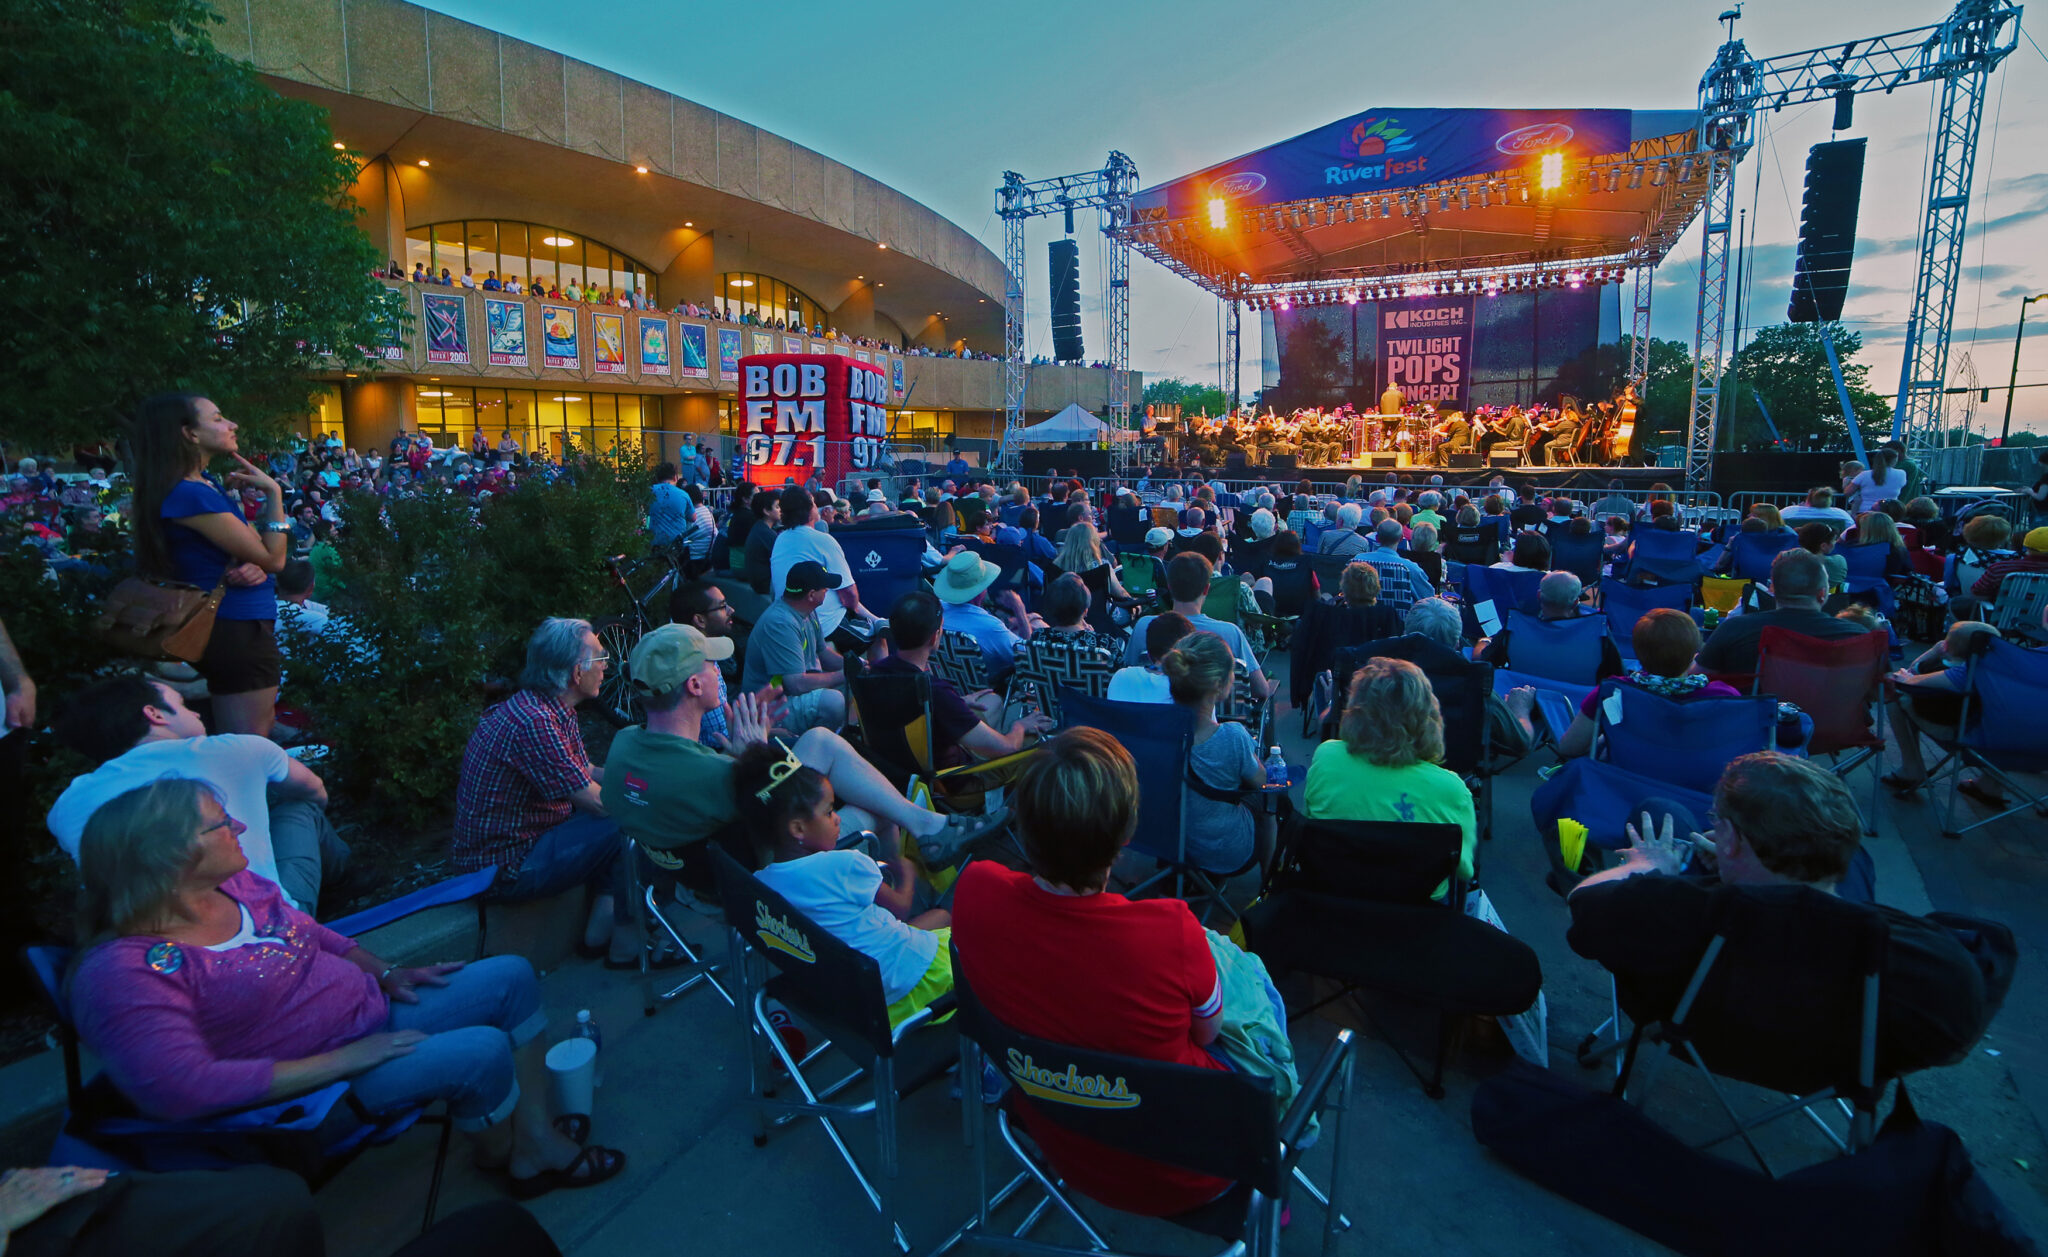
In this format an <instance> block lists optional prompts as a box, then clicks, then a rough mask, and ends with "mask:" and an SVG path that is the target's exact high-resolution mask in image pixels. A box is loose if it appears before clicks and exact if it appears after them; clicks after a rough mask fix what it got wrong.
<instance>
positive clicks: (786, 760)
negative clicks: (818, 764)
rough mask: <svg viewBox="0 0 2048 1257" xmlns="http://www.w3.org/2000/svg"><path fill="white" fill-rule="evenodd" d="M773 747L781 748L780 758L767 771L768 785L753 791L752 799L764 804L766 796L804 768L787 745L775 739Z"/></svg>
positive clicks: (779, 739)
mask: <svg viewBox="0 0 2048 1257" xmlns="http://www.w3.org/2000/svg"><path fill="white" fill-rule="evenodd" d="M775 745H777V746H779V747H781V748H782V758H781V759H779V760H777V761H776V762H775V764H774V766H773V767H771V768H770V769H769V770H768V784H767V785H765V786H763V787H761V788H760V789H759V790H756V791H754V798H755V799H756V800H758V801H759V802H762V803H766V802H767V801H768V796H769V795H771V794H774V793H775V790H776V788H777V787H778V786H780V785H781V784H782V783H783V782H785V781H788V780H789V779H790V778H791V777H793V776H795V775H796V772H797V770H798V769H800V768H802V767H803V766H804V762H803V761H802V760H800V759H798V758H797V757H796V752H795V751H792V750H790V749H789V743H787V742H784V741H783V740H782V739H781V738H777V739H775Z"/></svg>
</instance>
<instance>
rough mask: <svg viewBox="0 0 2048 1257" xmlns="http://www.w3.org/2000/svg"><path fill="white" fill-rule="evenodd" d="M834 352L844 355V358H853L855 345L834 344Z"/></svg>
mask: <svg viewBox="0 0 2048 1257" xmlns="http://www.w3.org/2000/svg"><path fill="white" fill-rule="evenodd" d="M832 352H833V353H835V354H838V355H839V356H840V357H842V358H851V357H853V346H851V345H834V346H832Z"/></svg>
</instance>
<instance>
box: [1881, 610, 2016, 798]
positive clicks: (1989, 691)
mask: <svg viewBox="0 0 2048 1257" xmlns="http://www.w3.org/2000/svg"><path fill="white" fill-rule="evenodd" d="M2011 579H2012V577H2010V576H2008V577H2006V580H2008V581H2010V580H2011ZM1873 636H1874V634H1873ZM1963 666H1964V674H1963V675H1964V688H1963V706H1962V715H1961V719H1960V720H1959V722H1958V725H1957V728H1958V729H1959V731H1960V732H1959V733H1958V735H1957V736H1956V737H1954V738H1953V739H1950V738H1944V737H1939V736H1936V735H1935V733H1934V732H1932V731H1931V730H1929V729H1925V728H1923V729H1922V730H1921V731H1920V732H1921V734H1922V735H1923V736H1925V737H1926V738H1927V739H1928V740H1929V741H1931V742H1933V743H1934V744H1935V746H1937V747H1938V748H1940V750H1941V752H1942V757H1941V759H1940V760H1938V761H1937V762H1936V763H1935V764H1934V766H1933V768H1932V769H1930V770H1929V772H1928V774H1927V778H1926V781H1923V782H1922V783H1921V785H1926V784H1927V783H1928V782H1932V781H1934V780H1935V779H1936V778H1938V777H1940V776H1942V775H1943V774H1944V772H1946V774H1947V775H1948V778H1949V792H1948V806H1947V808H1946V810H1945V811H1944V812H1943V813H1942V826H1941V832H1942V836H1943V837H1945V838H1961V837H1962V836H1963V835H1964V834H1967V833H1969V832H1970V831H1971V830H1973V829H1979V828H1982V827H1983V826H1985V825H1989V824H1991V823H1992V822H1993V821H1997V820H2003V819H2005V818H2006V817H2008V816H2012V815H2014V814H2016V813H2019V812H2023V811H2025V810H2027V809H2028V808H2032V809H2034V810H2035V811H2036V812H2037V813H2040V814H2041V815H2044V816H2048V792H2036V791H2034V790H2031V789H2029V788H2027V787H2026V786H2024V785H2022V784H2020V783H2019V782H2018V781H2016V780H2015V779H2014V778H2013V774H2014V773H2040V772H2048V722H2043V721H2042V720H2041V712H2043V711H2048V650H2029V649H2027V648H2026V647H2023V646H2018V645H2015V644H2014V643H2012V642H2009V641H2006V640H2004V639H2003V638H1999V637H1993V636H1992V635H1991V634H1989V633H1974V634H1972V635H1971V638H1970V643H1969V647H1968V651H1967V654H1966V656H1965V661H1964V665H1963ZM1897 688H1898V690H1899V691H1900V692H1901V693H1906V694H1910V693H1912V692H1913V690H1914V688H1915V687H1914V686H1912V685H1909V684H1904V683H1899V684H1898V685H1897ZM1969 768H1974V769H1976V770H1978V771H1980V772H1982V773H1984V774H1985V775H1987V776H1989V777H1990V778H1991V779H1992V780H1994V781H1996V782H1997V783H1998V785H1999V787H2000V788H2001V789H2003V790H2004V791H2005V794H2006V796H2007V797H2008V798H2017V799H2018V800H2019V802H2017V803H2015V804H2013V806H2011V807H2009V808H2006V809H2005V810H2004V811H2002V812H1999V813H1997V814H1996V815H1992V816H1987V817H1984V818H1983V819H1981V820H1977V821H1972V822H1971V823H1970V824H1968V825H1965V826H1963V827H1962V828H1960V829H1958V828H1956V824H1955V816H1956V786H1957V784H1958V783H1959V782H1960V780H1961V778H1962V775H1963V770H1965V769H1969Z"/></svg>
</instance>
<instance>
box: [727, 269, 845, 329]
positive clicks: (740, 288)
mask: <svg viewBox="0 0 2048 1257" xmlns="http://www.w3.org/2000/svg"><path fill="white" fill-rule="evenodd" d="M713 304H714V305H716V306H717V307H718V309H719V312H720V313H722V314H724V315H725V317H726V318H728V319H732V320H734V321H738V320H740V319H742V318H744V317H745V316H747V315H752V316H753V317H754V318H755V319H757V320H759V321H760V322H762V323H768V324H773V323H776V322H778V321H779V322H780V323H781V324H782V325H783V326H784V327H797V328H804V329H810V328H816V327H819V326H821V325H822V324H823V323H824V322H825V308H824V307H823V306H821V305H819V304H818V303H817V302H815V301H813V300H811V298H810V297H809V296H808V295H806V294H805V293H804V292H802V291H801V290H799V289H796V288H792V287H790V286H789V285H788V284H785V283H783V282H782V281H781V280H779V279H775V278H772V277H770V276H767V275H756V274H752V273H749V272H740V271H734V272H728V273H727V274H724V275H720V276H719V277H718V294H717V296H716V297H715V298H714V300H713Z"/></svg>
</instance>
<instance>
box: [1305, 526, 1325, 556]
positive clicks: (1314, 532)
mask: <svg viewBox="0 0 2048 1257" xmlns="http://www.w3.org/2000/svg"><path fill="white" fill-rule="evenodd" d="M1328 526H1329V525H1327V524H1325V523H1323V522H1322V521H1321V520H1315V519H1312V520H1310V521H1309V522H1308V523H1306V524H1303V525H1302V526H1301V549H1302V552H1303V553H1304V554H1314V553H1315V552H1316V542H1318V541H1320V540H1322V536H1323V529H1325V528H1327V527H1328Z"/></svg>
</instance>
